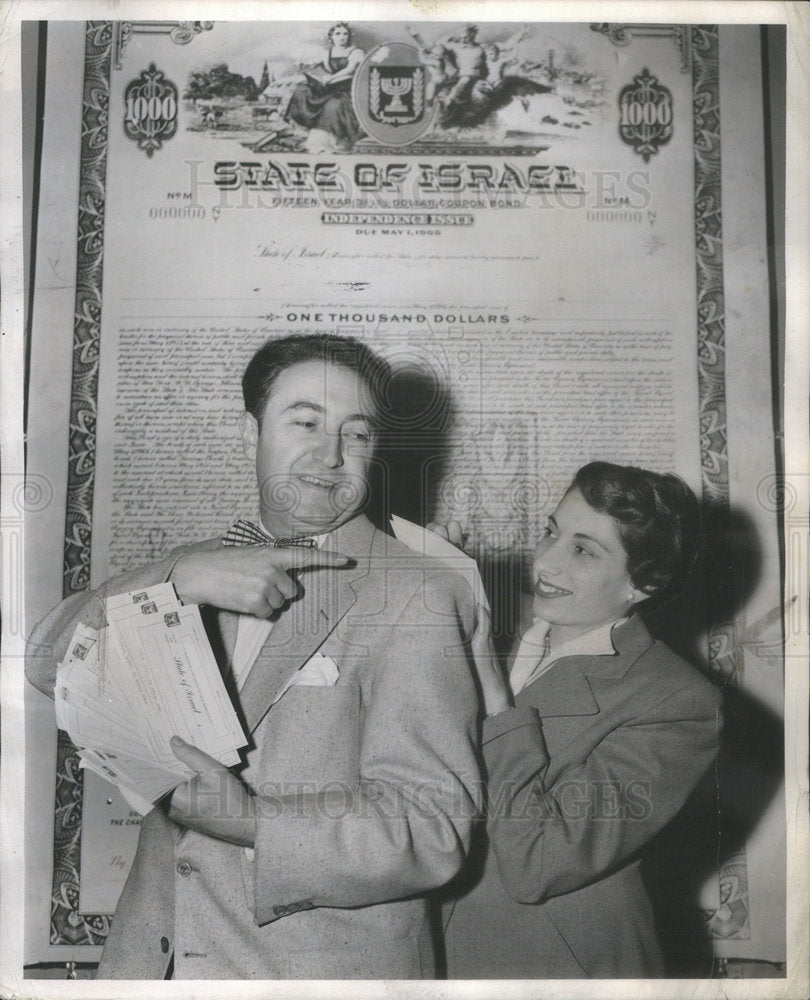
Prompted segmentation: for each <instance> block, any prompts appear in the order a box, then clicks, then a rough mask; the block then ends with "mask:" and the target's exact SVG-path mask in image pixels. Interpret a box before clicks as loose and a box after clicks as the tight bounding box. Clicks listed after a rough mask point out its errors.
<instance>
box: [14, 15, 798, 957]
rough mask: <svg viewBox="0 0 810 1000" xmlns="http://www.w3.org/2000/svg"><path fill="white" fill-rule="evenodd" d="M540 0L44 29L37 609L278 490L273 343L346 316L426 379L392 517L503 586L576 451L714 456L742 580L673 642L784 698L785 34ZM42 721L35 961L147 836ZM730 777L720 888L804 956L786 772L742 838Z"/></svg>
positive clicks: (719, 516) (722, 514)
mask: <svg viewBox="0 0 810 1000" xmlns="http://www.w3.org/2000/svg"><path fill="white" fill-rule="evenodd" d="M507 6H508V11H509V16H508V17H504V18H503V19H502V20H495V19H493V18H492V17H491V16H490V18H489V19H487V18H484V17H483V16H479V17H478V18H472V19H470V18H466V19H462V18H461V17H459V18H458V19H456V20H453V19H451V17H450V14H449V13H448V12H447V11H445V12H444V13H442V14H441V15H440V16H435V15H433V16H431V15H429V14H424V15H418V14H417V11H416V8H408V9H409V11H410V15H408V14H406V13H404V9H403V8H402V7H400V6H398V5H396V4H391V5H381V8H382V9H384V10H385V11H386V14H385V18H384V19H381V20H371V19H369V17H370V15H371V8H370V6H366V7H364V8H363V10H364V12H365V15H366V17H365V19H363V18H354V19H353V18H352V16H351V12H348V11H347V13H346V16H345V20H340V21H338V20H325V19H323V18H321V19H300V18H299V19H291V17H290V13H289V9H287V8H286V5H278V10H279V15H280V16H279V18H278V19H276V20H274V19H273V17H272V15H273V5H269V6H266V7H264V8H263V10H264V11H266V14H263V15H262V16H263V17H264V16H266V18H267V19H265V20H251V21H245V20H238V19H233V20H227V19H221V20H217V19H212V20H201V21H169V20H166V21H163V20H154V21H137V20H132V21H124V20H117V21H116V20H88V21H77V20H73V21H66V20H65V21H60V20H50V21H48V22H47V65H46V68H45V104H44V118H43V133H42V167H41V178H40V194H39V213H38V219H39V222H38V236H37V240H38V244H37V245H38V249H37V275H36V288H35V296H34V311H33V326H32V343H31V376H30V379H31V382H30V404H29V405H30V414H29V435H28V448H29V476H30V477H31V482H32V483H33V484H35V485H36V484H37V483H39V484H40V485H41V489H42V492H43V501H42V503H41V504H40V505H39V508H37V509H33V510H32V509H29V510H28V512H27V514H26V532H27V537H28V539H29V541H28V545H29V548H28V573H29V579H28V581H27V592H28V598H27V606H26V618H27V621H28V623H29V627H30V625H31V624H33V623H34V622H35V621H36V620H37V619H38V618H40V617H41V616H42V615H43V614H44V613H45V612H46V611H47V610H48V609H49V608H50V607H51V606H53V604H55V603H56V602H57V601H58V600H59V599H60V598H61V597H63V596H68V595H70V594H73V593H76V592H79V591H81V590H83V589H85V588H87V587H88V586H97V585H98V584H99V583H101V582H102V581H103V580H105V579H106V578H108V577H109V576H111V575H113V574H114V573H117V572H120V571H121V570H124V569H127V568H131V567H134V566H137V565H139V564H142V563H145V562H148V561H150V560H152V559H156V558H158V557H160V556H162V555H163V554H165V553H166V552H168V551H169V550H170V549H171V548H172V547H173V546H175V545H178V544H181V543H185V542H189V541H192V540H195V539H200V538H207V537H210V536H212V535H215V534H217V533H218V532H221V530H222V529H223V528H224V527H227V525H228V524H229V523H230V520H232V519H233V516H234V514H236V515H239V514H241V513H247V514H248V515H249V514H251V513H253V512H254V507H255V496H254V490H255V486H254V483H253V471H252V469H251V468H250V465H249V463H248V461H247V460H246V459H245V457H244V455H243V453H242V450H241V446H240V443H239V429H238V420H239V416H240V413H241V409H242V407H241V400H240V378H241V372H242V369H243V368H244V365H245V364H246V361H247V360H248V359H249V357H250V355H251V353H252V352H253V351H254V350H255V349H256V348H257V347H258V346H259V345H260V344H261V343H262V342H263V341H264V340H265V339H266V338H268V337H273V336H278V335H282V334H286V333H317V332H336V333H342V334H348V335H353V336H356V337H359V338H361V339H363V340H365V341H367V342H368V343H369V344H370V345H371V346H373V347H374V348H376V349H378V350H379V351H380V352H381V353H382V354H384V355H385V356H386V357H387V358H388V359H389V361H390V362H391V363H392V365H393V366H394V368H395V370H396V371H397V373H398V379H397V380H396V385H395V388H397V400H396V402H397V405H398V406H399V407H400V410H399V412H400V418H399V424H398V425H397V427H396V432H395V434H394V438H395V440H394V444H393V451H392V459H391V463H390V468H391V472H390V482H389V488H390V492H391V507H392V510H393V512H394V513H395V514H399V515H401V516H402V517H405V518H407V519H409V520H410V521H412V522H415V523H418V524H425V523H426V521H428V520H447V519H450V518H455V519H458V520H460V521H461V522H462V524H463V526H464V528H465V530H466V531H467V533H468V536H469V542H468V551H469V552H470V554H471V555H474V556H475V557H476V558H477V559H478V561H479V565H481V566H482V567H483V568H484V570H485V572H484V578H485V582H488V584H492V585H493V586H494V588H495V589H496V590H497V588H498V581H500V580H505V579H506V578H507V577H510V579H511V578H512V577H519V576H520V572H521V568H522V566H523V565H524V563H525V560H526V559H527V557H528V556H529V555H530V553H531V551H532V547H533V544H534V541H535V539H536V538H537V536H538V533H539V531H540V529H541V527H542V526H543V524H544V523H545V517H546V515H547V514H548V513H549V511H550V510H551V509H552V508H553V504H554V502H555V501H556V498H557V497H558V496H559V494H560V492H561V490H562V489H563V488H564V486H565V485H566V484H567V482H568V481H569V479H570V477H571V475H572V473H573V472H574V471H575V470H576V469H577V468H578V467H579V466H581V465H583V464H585V463H586V462H588V461H591V460H594V459H606V460H609V461H612V462H618V463H623V464H636V465H641V466H645V467H649V468H652V469H656V470H659V471H667V470H674V471H677V472H678V473H680V474H681V475H682V476H683V477H684V478H685V479H686V480H687V481H688V482H689V483H690V485H691V486H692V487H693V488H694V489H695V490H696V492H697V493H698V495H699V496H700V497H702V498H703V502H704V505H705V507H706V509H707V510H708V511H709V512H710V515H711V517H712V518H713V519H714V522H713V523H714V524H715V525H716V530H715V532H714V535H713V545H714V546H715V548H714V557H715V562H714V565H715V566H716V567H717V572H716V573H714V575H712V573H709V574H708V575H707V578H706V579H705V580H704V581H703V583H702V585H701V587H700V588H699V590H700V592H699V593H695V594H694V595H690V596H689V597H688V598H687V599H686V602H685V604H684V606H683V608H681V609H680V612H679V615H680V617H679V618H677V619H676V620H675V621H664V622H662V623H661V629H662V630H663V631H662V632H661V633H660V634H662V636H663V637H664V638H665V639H667V641H670V642H671V644H673V645H675V646H676V648H678V649H680V650H682V651H684V652H685V654H686V655H688V656H690V657H691V658H692V659H693V660H694V661H695V662H698V663H699V664H700V665H701V666H703V667H704V669H706V670H707V671H708V672H709V673H710V674H712V675H713V676H714V677H715V678H716V679H718V680H720V681H721V682H722V683H724V684H725V685H729V686H732V687H739V688H740V689H741V690H746V691H749V692H753V693H754V694H755V695H756V696H757V698H759V699H760V701H761V702H762V703H764V704H767V705H768V706H770V709H769V710H770V711H772V713H773V715H774V717H777V716H779V715H780V713H781V704H782V658H781V647H780V643H781V616H780V611H779V608H780V593H781V591H780V586H781V583H780V565H779V546H778V543H777V516H776V510H777V506H776V501H775V498H774V492H773V491H774V482H775V480H774V478H773V477H774V471H775V470H774V434H775V433H776V431H775V425H774V408H775V407H777V408H778V400H777V401H774V399H773V398H772V394H771V368H770V360H769V357H770V355H769V351H770V345H769V341H768V336H767V330H768V327H769V311H768V310H769V305H768V302H769V298H768V294H769V293H768V273H767V267H766V265H765V263H764V239H765V236H764V234H765V232H766V225H765V201H764V194H763V191H764V174H763V170H764V168H763V162H764V161H763V156H764V154H763V122H762V96H761V88H762V81H761V78H760V74H759V52H760V48H759V47H760V37H759V28H758V27H757V26H756V25H730V24H722V25H716V24H683V23H678V24H676V23H664V22H656V23H648V22H645V23H640V22H639V23H623V24H614V23H595V22H577V23H574V22H572V23H565V22H551V21H544V20H542V13H541V9H540V8H539V7H538V8H535V7H534V5H532V4H531V3H524V4H519V5H518V4H515V5H512V6H509V5H507ZM237 9H238V8H235V10H237ZM285 9H286V13H285V14H284V15H283V16H281V14H282V12H283V11H284V10H285ZM498 9H499V8H497V7H495V8H490V11H491V12H493V11H497V10H498ZM110 10H111V11H112V10H113V8H112V7H111V8H110ZM309 14H310V17H315V15H316V14H317V11H316V10H314V9H313V8H310V9H309ZM659 14H660V11H659ZM661 16H665V15H661ZM341 17H343V15H342V14H341ZM48 491H52V492H51V493H49V492H48ZM46 494H47V496H46ZM46 500H47V502H46ZM30 506H31V505H30V504H29V507H30ZM741 526H744V527H745V530H746V531H748V532H749V535H747V536H746V537H751V538H755V539H756V548H757V560H758V563H757V566H758V571H757V573H756V575H755V577H752V578H751V579H750V580H748V582H747V583H746V585H745V586H746V592H745V593H744V594H739V593H736V592H734V587H732V586H731V585H730V584H729V579H731V578H734V579H736V577H734V572H735V570H734V567H735V566H736V565H737V563H736V562H735V560H739V559H740V558H741V556H740V553H739V551H735V549H734V544H735V539H737V538H739V537H740V536H739V531H741V530H742V528H741ZM730 567H731V568H730ZM34 715H35V716H36V719H37V720H39V721H36V720H35V721H34V722H33V723H32V725H31V732H32V733H34V734H35V735H34V736H32V737H30V738H29V756H30V753H31V750H30V739H34V738H35V739H36V741H38V742H37V744H36V745H37V746H39V747H40V748H42V747H44V748H45V749H44V750H42V749H40V751H39V753H40V754H41V753H43V752H46V753H47V754H49V755H50V758H49V759H50V761H51V764H50V770H51V771H53V773H54V774H55V779H54V780H51V781H50V782H48V781H37V780H35V779H34V778H32V779H31V780H32V788H33V790H32V792H31V795H32V798H31V800H30V803H31V804H30V805H29V809H30V810H33V811H35V812H36V813H37V816H38V818H37V819H36V821H33V820H32V826H31V829H32V830H35V831H36V834H35V835H36V838H37V842H38V844H39V847H40V848H41V850H40V851H39V854H40V857H41V856H48V857H52V858H53V865H52V866H50V869H49V870H48V871H47V872H43V871H41V870H38V871H37V872H31V873H29V875H28V876H27V878H26V885H27V887H28V893H29V898H28V900H27V907H26V911H27V913H28V917H27V926H26V941H25V960H26V962H43V961H49V960H51V961H53V960H56V958H65V957H71V958H73V959H74V960H78V961H96V960H97V959H98V955H99V954H100V949H101V946H102V945H103V943H104V940H105V937H106V934H107V932H108V929H109V926H110V920H111V918H112V908H113V907H114V904H113V900H114V898H115V891H114V888H111V886H110V873H109V872H105V873H103V874H102V876H99V877H100V878H103V891H101V890H100V889H99V886H98V885H92V884H90V882H89V881H88V878H89V876H86V873H85V872H84V871H83V868H84V866H85V863H86V862H85V860H83V859H86V858H87V857H89V856H92V857H94V858H96V859H97V858H98V857H108V856H109V858H111V859H114V860H113V861H112V862H111V863H112V864H113V867H114V868H115V873H116V874H117V875H118V876H119V878H120V884H122V883H123V878H124V877H125V874H126V864H125V863H124V862H123V861H122V860H121V858H122V856H123V855H126V856H127V857H131V852H132V838H131V836H130V835H129V831H128V830H127V828H126V827H122V826H120V825H118V826H116V825H111V824H110V823H108V822H106V821H105V819H104V815H103V810H104V794H103V793H102V795H101V796H99V794H98V793H97V791H96V792H93V794H92V795H91V796H90V798H91V799H92V802H93V803H94V806H93V809H92V811H91V810H90V809H88V810H87V812H86V817H85V822H84V823H83V824H82V823H80V822H79V820H80V818H81V814H82V795H83V794H84V795H86V796H87V795H88V794H89V793H88V791H87V789H88V784H91V785H92V787H94V788H97V787H98V786H97V785H95V784H94V783H95V782H101V781H102V779H101V778H99V777H97V776H96V775H90V774H86V773H85V774H84V775H83V776H82V775H80V774H79V772H78V770H77V768H76V763H75V755H74V752H73V750H72V748H71V746H70V744H69V741H68V740H67V738H66V736H65V734H63V733H60V734H59V736H58V738H57V734H56V731H55V727H54V726H53V722H52V720H50V721H47V722H44V721H42V717H41V715H37V713H36V712H35V713H34ZM49 726H50V727H51V728H50V729H49V728H48V727H49ZM82 778H83V780H82ZM730 780H733V779H730ZM709 784H710V787H709V788H708V789H707V790H706V792H705V795H706V798H705V801H704V807H705V808H704V811H703V813H702V814H701V815H702V817H703V818H702V820H701V822H706V821H707V816H710V817H711V820H710V821H709V826H711V827H712V830H713V833H712V834H711V835H712V836H715V835H717V836H719V837H720V839H721V841H722V844H723V846H722V849H721V850H720V854H719V857H720V858H721V862H720V864H719V865H716V866H715V867H714V870H713V871H712V872H709V873H708V874H706V873H704V875H702V876H700V877H698V876H696V877H695V879H694V906H695V909H696V912H699V914H700V918H701V920H702V921H703V926H704V929H705V931H706V933H707V934H708V935H709V936H710V937H711V938H712V939H713V940H714V941H715V946H716V949H717V951H718V953H719V954H723V949H724V948H727V949H728V950H727V952H726V953H728V954H733V955H735V956H743V957H744V956H745V955H746V954H749V953H753V952H756V953H757V954H762V953H763V950H764V952H766V953H767V954H769V955H773V957H774V958H773V960H774V961H780V960H783V959H784V947H785V945H784V935H785V928H784V919H785V901H784V895H783V893H784V867H783V866H784V840H785V830H784V821H783V812H782V810H783V800H782V799H781V793H780V790H779V788H778V780H777V781H776V783H775V784H772V785H771V786H770V787H769V791H768V794H767V795H766V796H764V797H763V801H762V802H761V805H760V807H758V813H757V822H756V823H755V824H751V825H749V826H748V827H746V832H745V835H744V836H742V837H739V836H737V837H735V836H734V835H733V833H729V832H728V830H730V829H731V826H728V829H727V827H726V826H725V825H724V824H726V821H728V824H732V817H726V816H725V815H724V814H723V813H722V805H721V807H720V808H721V812H720V816H721V821H720V829H719V833H718V820H717V816H718V801H721V802H722V798H723V794H724V792H723V789H722V787H721V782H720V779H719V778H717V776H715V777H714V778H713V779H712V780H711V781H710V783H709ZM109 809H110V810H111V811H112V810H114V811H116V814H117V815H123V816H128V815H129V816H132V814H131V813H129V812H128V810H127V809H126V807H125V806H122V805H121V803H120V802H118V800H115V804H112V803H111V804H110V805H109ZM698 811H699V812H700V810H698ZM54 817H56V822H55V824H54ZM93 817H95V819H93ZM134 821H135V822H137V819H135V820H134ZM116 830H124V831H126V833H127V836H125V837H124V836H123V835H122V840H121V845H120V850H119V848H118V846H116V842H115V839H114V838H115V832H116ZM706 836H709V834H706ZM88 838H95V841H94V842H95V843H97V844H98V845H99V852H101V853H100V854H94V852H93V851H91V852H90V855H88V852H87V844H88ZM111 838H112V839H111ZM724 838H726V839H724ZM703 843H704V846H705V843H707V841H704V842H703ZM712 843H714V841H712ZM728 845H733V847H732V846H728ZM766 858H767V859H768V861H767V863H765V860H764V859H766ZM87 863H88V864H89V862H87ZM97 869H98V863H97V860H96V862H94V864H92V865H91V868H90V870H92V871H96V870H97ZM780 871H781V872H782V874H781V876H780V874H779V872H780ZM704 876H705V877H704ZM119 889H120V886H119ZM82 896H84V898H85V902H86V901H87V900H100V899H103V900H104V901H105V902H104V907H103V912H93V911H91V910H88V906H87V905H82V902H81V899H82Z"/></svg>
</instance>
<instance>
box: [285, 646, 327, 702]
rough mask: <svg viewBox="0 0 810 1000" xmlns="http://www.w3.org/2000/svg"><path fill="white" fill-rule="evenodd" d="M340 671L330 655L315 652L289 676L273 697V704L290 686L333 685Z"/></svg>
mask: <svg viewBox="0 0 810 1000" xmlns="http://www.w3.org/2000/svg"><path fill="white" fill-rule="evenodd" d="M339 676H340V672H339V670H338V667H337V663H335V661H334V660H333V659H332V657H331V656H324V654H323V653H316V654H315V655H314V656H313V657H311V659H309V660H307V662H306V663H305V664H304V665H303V666H302V667H300V668H299V669H298V670H296V671H295V673H294V674H293V675H292V677H290V679H289V680H288V681H287V683H286V684H285V685H284V687H283V688H282V689H281V690H280V691H279V693H278V694H277V695H276V697H275V698H274V699H273V704H275V703H276V702H277V701H278V700H279V698H280V697H281V696H282V695H283V694H285V693H286V692H287V691H288V690H289V689H290V688H291V687H299V686H300V687H334V686H335V684H337V682H338V677H339Z"/></svg>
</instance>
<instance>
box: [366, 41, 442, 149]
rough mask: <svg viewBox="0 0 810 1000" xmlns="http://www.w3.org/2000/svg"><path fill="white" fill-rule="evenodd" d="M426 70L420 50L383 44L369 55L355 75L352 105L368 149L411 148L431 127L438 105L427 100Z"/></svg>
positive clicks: (397, 43) (403, 43) (389, 43)
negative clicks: (364, 132)
mask: <svg viewBox="0 0 810 1000" xmlns="http://www.w3.org/2000/svg"><path fill="white" fill-rule="evenodd" d="M427 80H428V76H427V68H426V67H425V65H424V63H423V62H422V55H421V53H420V51H419V49H417V48H415V47H414V46H413V45H407V44H406V43H405V42H384V43H383V44H382V45H378V46H377V47H376V48H375V49H372V50H371V52H369V53H368V54H367V55H366V57H365V59H364V60H363V61H362V63H361V64H360V66H359V67H358V69H357V71H356V72H355V74H354V80H353V81H352V106H353V107H354V111H355V114H356V115H357V118H358V120H359V122H360V124H361V125H362V127H363V128H364V129H365V131H366V133H367V135H368V139H367V140H363V141H364V142H367V143H368V144H369V148H370V149H371V148H377V147H376V146H374V145H373V144H374V143H375V142H376V143H379V144H380V147H379V148H380V149H381V150H382V149H384V147H385V146H408V145H410V143H412V142H415V141H416V140H417V139H418V138H419V137H420V136H422V135H424V134H425V132H427V131H428V129H429V128H430V127H431V124H432V122H433V118H434V117H435V110H436V106H435V105H434V104H432V103H431V102H430V101H429V100H428V94H427V86H426V81H427Z"/></svg>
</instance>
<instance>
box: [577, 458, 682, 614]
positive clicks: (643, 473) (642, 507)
mask: <svg viewBox="0 0 810 1000" xmlns="http://www.w3.org/2000/svg"><path fill="white" fill-rule="evenodd" d="M575 489H576V490H579V492H580V493H581V494H582V497H583V499H584V500H585V502H586V503H587V504H588V505H589V506H590V507H593V509H594V510H598V511H600V512H601V513H603V514H609V515H610V517H612V518H613V519H614V520H615V521H616V523H617V525H618V529H619V535H620V536H621V539H622V543H623V545H624V549H625V552H626V553H627V571H628V573H629V574H630V579H631V580H632V582H633V586H634V587H636V588H638V589H639V590H642V591H644V592H645V593H647V594H655V595H656V596H660V595H661V594H662V592H663V591H664V590H668V589H670V588H671V587H672V586H673V585H675V584H676V583H678V582H679V581H680V580H682V579H683V578H684V577H685V576H686V575H687V574H688V573H689V571H690V570H691V569H692V568H693V566H694V563H695V561H696V560H697V555H698V549H699V541H700V509H699V507H698V502H697V498H696V497H695V494H694V493H693V492H692V490H691V489H690V488H689V487H688V486H687V485H686V483H685V482H684V481H683V480H682V479H681V478H680V476H676V475H675V474H674V473H671V472H669V473H666V474H663V475H662V474H661V473H658V472H650V471H648V470H647V469H637V468H636V467H635V466H632V465H612V464H611V463H610V462H591V463H590V464H589V465H584V466H583V467H582V468H581V469H580V470H579V471H578V472H577V474H576V475H575V476H574V480H573V482H572V483H571V485H570V486H569V487H568V491H567V492H570V491H571V490H575Z"/></svg>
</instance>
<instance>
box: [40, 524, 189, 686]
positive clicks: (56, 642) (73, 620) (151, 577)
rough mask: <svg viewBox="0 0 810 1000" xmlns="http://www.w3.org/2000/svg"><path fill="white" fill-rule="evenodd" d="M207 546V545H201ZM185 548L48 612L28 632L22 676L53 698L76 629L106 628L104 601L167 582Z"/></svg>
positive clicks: (69, 598) (73, 597) (75, 595)
mask: <svg viewBox="0 0 810 1000" xmlns="http://www.w3.org/2000/svg"><path fill="white" fill-rule="evenodd" d="M204 544H208V543H204ZM189 548H191V547H189V546H185V547H181V548H177V549H174V550H173V551H172V552H171V554H170V555H168V556H167V557H166V558H165V559H161V560H160V561H159V562H155V563H150V564H149V565H148V566H141V567H139V568H138V569H134V570H130V571H128V572H126V573H121V574H120V575H118V576H115V577H112V578H111V579H110V580H108V581H107V582H106V583H104V584H102V586H101V587H99V588H98V589H96V590H86V591H82V592H81V593H79V594H73V595H72V596H71V597H68V598H66V599H65V600H64V601H62V602H61V603H59V604H57V605H56V607H55V608H54V609H53V610H52V611H50V612H49V613H48V614H47V615H46V616H45V617H44V618H43V619H42V621H40V622H38V623H37V624H36V625H35V626H34V627H33V629H32V630H31V635H30V636H29V638H28V644H27V647H26V652H25V676H26V677H27V678H28V680H29V681H30V682H31V683H32V684H33V685H34V687H35V688H38V689H39V690H40V691H42V692H43V693H44V694H47V695H48V697H49V698H53V689H54V685H55V683H56V668H57V665H58V664H59V662H60V661H61V660H62V659H63V658H64V656H65V653H66V652H67V648H68V643H69V642H70V640H71V638H72V636H73V633H74V631H75V629H76V626H77V625H79V624H82V625H90V626H91V627H92V628H101V627H102V626H104V625H105V624H106V619H105V617H104V600H105V598H106V597H107V596H108V595H111V594H125V593H127V592H128V591H130V590H142V589H144V588H145V587H151V586H154V584H156V583H162V582H164V581H165V580H168V578H169V575H170V574H171V572H172V570H173V569H174V565H175V563H176V562H177V560H178V559H179V558H180V556H181V555H183V553H184V552H187V551H189Z"/></svg>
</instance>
